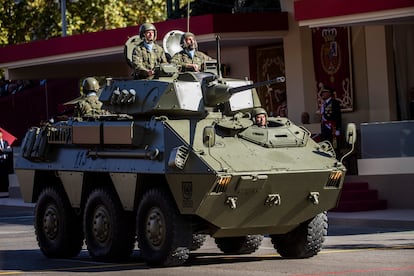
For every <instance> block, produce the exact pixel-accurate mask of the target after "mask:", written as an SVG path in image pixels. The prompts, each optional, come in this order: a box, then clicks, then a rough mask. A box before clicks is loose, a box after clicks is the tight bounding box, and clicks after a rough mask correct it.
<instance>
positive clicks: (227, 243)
mask: <svg viewBox="0 0 414 276" xmlns="http://www.w3.org/2000/svg"><path fill="white" fill-rule="evenodd" d="M262 240H263V236H261V235H248V236H245V237H228V238H216V239H215V241H216V244H217V247H218V248H219V249H220V250H221V251H222V252H223V253H225V254H238V255H240V254H250V253H253V252H255V251H256V250H257V249H259V247H260V245H261V244H262Z"/></svg>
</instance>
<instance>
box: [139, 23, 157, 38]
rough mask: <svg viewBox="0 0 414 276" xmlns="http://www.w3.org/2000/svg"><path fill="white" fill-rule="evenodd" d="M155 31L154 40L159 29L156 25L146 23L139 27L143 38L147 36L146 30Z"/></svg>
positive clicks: (140, 35)
mask: <svg viewBox="0 0 414 276" xmlns="http://www.w3.org/2000/svg"><path fill="white" fill-rule="evenodd" d="M151 30H152V31H154V40H156V39H157V29H156V28H155V26H154V25H153V24H151V23H144V24H142V25H141V26H140V27H139V37H140V38H141V39H144V38H145V32H146V31H151Z"/></svg>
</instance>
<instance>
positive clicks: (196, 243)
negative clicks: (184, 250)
mask: <svg viewBox="0 0 414 276" xmlns="http://www.w3.org/2000/svg"><path fill="white" fill-rule="evenodd" d="M206 239H207V235H203V234H193V241H192V242H191V247H190V251H195V250H197V249H200V248H201V247H202V246H203V244H204V242H205V241H206Z"/></svg>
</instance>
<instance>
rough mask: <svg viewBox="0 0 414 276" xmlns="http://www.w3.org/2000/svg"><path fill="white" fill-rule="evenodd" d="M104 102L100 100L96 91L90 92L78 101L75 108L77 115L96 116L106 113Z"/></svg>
mask: <svg viewBox="0 0 414 276" xmlns="http://www.w3.org/2000/svg"><path fill="white" fill-rule="evenodd" d="M101 107H102V102H100V101H99V98H98V96H97V95H96V93H90V94H88V95H87V96H85V97H83V98H82V99H81V100H79V101H78V103H77V104H76V108H75V116H77V117H83V116H94V115H103V114H106V111H105V110H102V109H101Z"/></svg>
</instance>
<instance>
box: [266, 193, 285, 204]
mask: <svg viewBox="0 0 414 276" xmlns="http://www.w3.org/2000/svg"><path fill="white" fill-rule="evenodd" d="M280 204H281V202H280V195H279V194H268V195H267V198H266V201H265V205H267V206H276V205H280Z"/></svg>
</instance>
